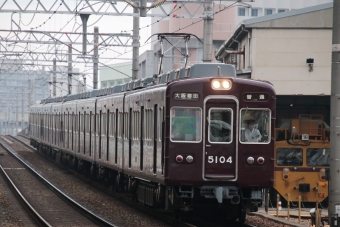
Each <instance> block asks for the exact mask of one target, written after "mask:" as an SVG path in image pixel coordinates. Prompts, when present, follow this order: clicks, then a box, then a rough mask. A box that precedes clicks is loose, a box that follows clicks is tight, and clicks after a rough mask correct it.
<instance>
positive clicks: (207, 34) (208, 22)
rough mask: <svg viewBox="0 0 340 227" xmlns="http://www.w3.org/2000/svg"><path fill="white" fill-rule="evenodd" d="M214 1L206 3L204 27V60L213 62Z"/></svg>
mask: <svg viewBox="0 0 340 227" xmlns="http://www.w3.org/2000/svg"><path fill="white" fill-rule="evenodd" d="M213 7H214V4H213V2H208V3H205V4H204V13H205V15H206V17H205V18H204V28H203V41H204V45H203V62H211V60H212V44H213V22H214V13H213Z"/></svg>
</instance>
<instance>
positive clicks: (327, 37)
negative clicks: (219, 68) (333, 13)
mask: <svg viewBox="0 0 340 227" xmlns="http://www.w3.org/2000/svg"><path fill="white" fill-rule="evenodd" d="M244 41H245V40H244ZM331 46H332V30H331V29H252V37H251V66H252V79H260V80H268V81H270V82H272V83H273V84H274V86H275V89H276V91H277V94H278V95H297V94H303V95H320V94H324V95H330V90H331V87H330V82H331ZM307 58H313V59H314V65H313V71H312V72H309V67H308V64H307V63H306V60H307Z"/></svg>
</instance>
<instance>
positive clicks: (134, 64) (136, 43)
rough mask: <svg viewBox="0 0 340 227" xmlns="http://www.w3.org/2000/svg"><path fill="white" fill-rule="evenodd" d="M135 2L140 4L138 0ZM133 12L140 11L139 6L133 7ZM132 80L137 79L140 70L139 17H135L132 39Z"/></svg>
mask: <svg viewBox="0 0 340 227" xmlns="http://www.w3.org/2000/svg"><path fill="white" fill-rule="evenodd" d="M135 4H137V5H138V4H139V1H136V2H135ZM133 13H139V9H138V8H133ZM132 46H133V50H132V51H133V52H132V80H136V79H137V77H138V71H139V17H133V40H132Z"/></svg>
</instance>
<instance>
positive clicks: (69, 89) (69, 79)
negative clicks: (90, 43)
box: [67, 45, 72, 95]
mask: <svg viewBox="0 0 340 227" xmlns="http://www.w3.org/2000/svg"><path fill="white" fill-rule="evenodd" d="M67 71H68V74H67V75H68V77H67V79H68V81H67V82H68V94H69V95H70V94H72V45H69V46H68V67H67Z"/></svg>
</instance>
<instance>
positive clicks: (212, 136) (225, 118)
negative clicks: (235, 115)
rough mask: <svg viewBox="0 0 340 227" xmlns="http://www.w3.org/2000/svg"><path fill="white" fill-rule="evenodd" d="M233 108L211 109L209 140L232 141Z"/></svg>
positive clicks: (217, 141) (215, 141) (212, 141)
mask: <svg viewBox="0 0 340 227" xmlns="http://www.w3.org/2000/svg"><path fill="white" fill-rule="evenodd" d="M232 111H233V110H232V109H219V108H211V109H210V110H209V137H208V139H209V142H211V143H230V142H231V141H232V135H233V133H232V128H231V127H230V125H233V124H232Z"/></svg>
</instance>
